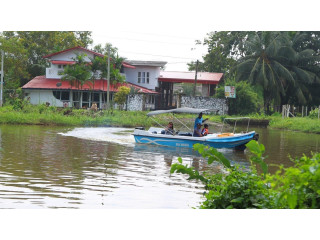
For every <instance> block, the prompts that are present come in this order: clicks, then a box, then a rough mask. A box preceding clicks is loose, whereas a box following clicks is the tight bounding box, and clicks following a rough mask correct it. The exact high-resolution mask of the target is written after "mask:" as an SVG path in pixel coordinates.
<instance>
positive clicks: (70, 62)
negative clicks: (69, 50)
mask: <svg viewBox="0 0 320 240" xmlns="http://www.w3.org/2000/svg"><path fill="white" fill-rule="evenodd" d="M51 63H52V64H62V65H72V64H75V63H76V62H75V61H57V60H54V61H51Z"/></svg>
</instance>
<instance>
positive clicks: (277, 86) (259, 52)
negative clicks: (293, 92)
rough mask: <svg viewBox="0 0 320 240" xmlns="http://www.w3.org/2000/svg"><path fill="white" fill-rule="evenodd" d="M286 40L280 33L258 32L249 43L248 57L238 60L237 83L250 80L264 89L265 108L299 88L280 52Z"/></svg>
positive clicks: (249, 39) (267, 108)
mask: <svg viewBox="0 0 320 240" xmlns="http://www.w3.org/2000/svg"><path fill="white" fill-rule="evenodd" d="M284 42H285V39H284V37H283V35H282V34H281V33H280V32H256V33H255V34H254V35H253V36H252V37H250V38H248V41H247V43H246V45H247V46H246V48H247V55H246V56H245V57H242V58H240V59H239V60H238V64H237V66H236V73H237V75H236V78H237V80H248V81H249V82H250V83H251V84H253V85H260V86H262V87H263V95H264V96H263V97H264V107H265V110H267V111H269V106H270V103H271V101H272V100H273V99H274V100H276V101H278V102H279V101H280V100H281V96H285V95H286V88H287V87H288V86H289V85H294V84H295V79H294V77H293V76H292V74H291V72H290V71H289V70H288V69H287V68H286V66H285V65H283V63H282V61H281V57H280V56H279V50H280V49H281V48H282V47H283V44H284Z"/></svg>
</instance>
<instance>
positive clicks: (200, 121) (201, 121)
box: [193, 112, 209, 129]
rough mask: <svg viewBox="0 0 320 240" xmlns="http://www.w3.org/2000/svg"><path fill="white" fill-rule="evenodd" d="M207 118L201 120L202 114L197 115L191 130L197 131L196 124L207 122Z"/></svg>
mask: <svg viewBox="0 0 320 240" xmlns="http://www.w3.org/2000/svg"><path fill="white" fill-rule="evenodd" d="M208 119H209V118H206V119H205V120H203V118H202V112H201V113H199V116H198V117H197V118H196V120H195V121H194V127H193V129H197V124H198V123H200V124H201V125H202V123H204V122H205V121H207V120H208Z"/></svg>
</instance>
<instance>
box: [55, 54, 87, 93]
mask: <svg viewBox="0 0 320 240" xmlns="http://www.w3.org/2000/svg"><path fill="white" fill-rule="evenodd" d="M85 56H86V55H85V54H77V55H76V57H75V58H73V60H74V61H75V64H72V65H67V66H66V67H65V69H64V71H63V73H62V75H63V76H62V78H61V80H62V81H68V82H69V84H70V86H75V87H76V88H77V89H82V87H83V85H84V84H87V83H91V75H92V72H91V69H90V66H89V64H88V62H86V61H85ZM77 98H78V99H80V94H79V92H78V96H77Z"/></svg>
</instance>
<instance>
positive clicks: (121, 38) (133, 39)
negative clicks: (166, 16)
mask: <svg viewBox="0 0 320 240" xmlns="http://www.w3.org/2000/svg"><path fill="white" fill-rule="evenodd" d="M105 37H107V38H114V39H120V40H128V41H138V42H151V43H162V44H175V45H185V46H190V45H191V43H181V42H163V41H155V40H147V39H136V38H123V37H114V36H106V35H105Z"/></svg>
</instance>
